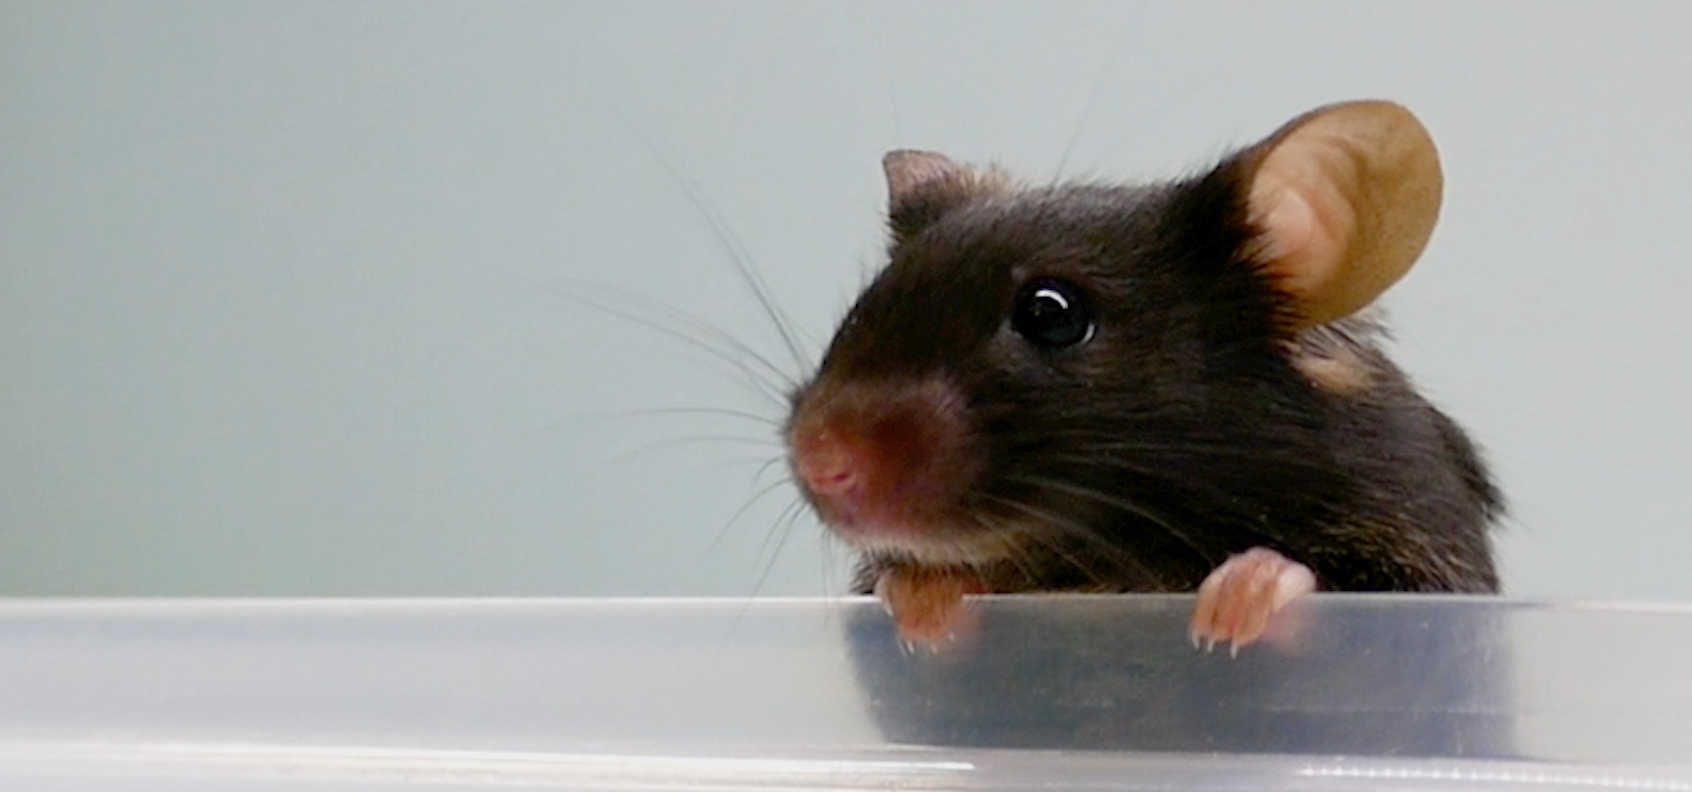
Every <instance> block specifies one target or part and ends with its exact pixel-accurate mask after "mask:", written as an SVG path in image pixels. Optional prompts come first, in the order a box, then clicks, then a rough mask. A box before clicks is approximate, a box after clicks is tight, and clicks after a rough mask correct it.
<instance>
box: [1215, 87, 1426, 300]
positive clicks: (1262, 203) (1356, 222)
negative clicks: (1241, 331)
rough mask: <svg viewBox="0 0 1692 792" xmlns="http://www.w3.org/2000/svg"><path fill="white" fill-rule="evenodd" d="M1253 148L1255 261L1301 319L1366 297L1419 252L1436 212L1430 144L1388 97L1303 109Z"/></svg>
mask: <svg viewBox="0 0 1692 792" xmlns="http://www.w3.org/2000/svg"><path fill="white" fill-rule="evenodd" d="M1257 151H1258V152H1259V153H1260V155H1259V156H1260V158H1259V159H1258V160H1257V170H1256V172H1255V173H1254V174H1253V176H1252V185H1251V192H1250V195H1249V197H1248V201H1249V203H1250V211H1251V217H1252V221H1253V222H1254V223H1256V224H1257V225H1258V228H1259V231H1260V232H1261V234H1262V237H1261V239H1260V240H1259V241H1260V242H1261V244H1262V249H1261V251H1259V255H1258V258H1259V260H1260V261H1261V262H1262V263H1263V265H1264V267H1265V268H1266V269H1267V270H1268V271H1269V272H1271V273H1273V274H1275V275H1276V276H1278V278H1279V282H1280V284H1281V286H1282V288H1283V289H1285V290H1286V292H1287V294H1288V296H1290V297H1292V298H1293V299H1294V300H1295V301H1296V303H1297V308H1298V310H1299V313H1300V315H1301V316H1302V319H1303V321H1302V324H1303V325H1304V326H1314V325H1319V324H1324V323H1327V322H1331V321H1333V320H1335V319H1339V318H1342V317H1344V316H1347V315H1349V314H1351V313H1353V312H1355V311H1357V310H1359V309H1361V308H1363V307H1364V306H1366V305H1368V304H1369V303H1370V302H1373V301H1374V299H1375V298H1376V297H1377V296H1379V295H1380V293H1381V292H1383V291H1386V289H1387V287H1389V286H1391V285H1392V284H1393V283H1394V282H1396V281H1397V280H1398V279H1399V278H1400V277H1402V276H1403V275H1404V273H1405V272H1407V271H1409V269H1410V267H1411V265H1412V264H1414V263H1415V261H1416V258H1417V257H1418V256H1420V255H1421V252H1422V248H1423V247H1424V246H1425V245H1426V244H1427V241H1428V237H1429V236H1430V235H1431V234H1432V233H1433V226H1434V221H1435V220H1437V219H1438V217H1439V201H1440V187H1441V183H1442V177H1441V174H1440V168H1439V155H1438V152H1437V151H1436V150H1435V149H1434V146H1433V140H1432V139H1431V138H1429V137H1428V134H1427V131H1426V130H1425V129H1423V128H1422V125H1421V123H1420V122H1418V121H1417V120H1416V118H1415V116H1413V115H1411V114H1410V112H1409V111H1408V110H1405V109H1404V108H1402V107H1399V106H1398V105H1395V104H1391V103H1388V102H1354V103H1350V104H1341V105H1333V106H1330V107H1326V108H1322V109H1319V110H1316V111H1314V112H1311V113H1308V114H1306V115H1304V116H1301V117H1299V118H1297V119H1294V120H1293V121H1292V122H1291V123H1289V124H1287V125H1286V126H1284V127H1282V128H1281V129H1280V130H1279V131H1277V132H1276V133H1275V134H1273V135H1271V136H1270V137H1269V138H1268V139H1267V140H1265V141H1264V142H1263V143H1261V144H1259V146H1258V149H1257Z"/></svg>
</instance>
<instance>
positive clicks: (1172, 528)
mask: <svg viewBox="0 0 1692 792" xmlns="http://www.w3.org/2000/svg"><path fill="white" fill-rule="evenodd" d="M1010 480H1013V481H1016V482H1019V483H1023V484H1028V485H1031V486H1034V487H1041V488H1044V489H1049V490H1054V491H1057V492H1064V493H1068V494H1070V495H1075V496H1077V497H1081V498H1086V499H1088V500H1091V501H1093V502H1095V503H1102V504H1104V505H1106V506H1110V507H1113V508H1116V509H1120V510H1122V511H1124V512H1127V513H1129V514H1132V515H1134V516H1136V517H1140V518H1142V519H1144V520H1146V521H1148V522H1150V523H1152V524H1153V525H1156V526H1157V527H1159V528H1162V529H1163V530H1164V531H1165V532H1166V533H1168V534H1169V535H1170V536H1172V537H1174V538H1175V539H1176V540H1178V541H1180V542H1181V543H1182V544H1184V545H1186V546H1187V547H1188V548H1190V549H1192V550H1193V551H1194V552H1197V553H1199V554H1201V555H1203V554H1205V548H1204V547H1203V546H1202V545H1200V544H1199V543H1198V542H1197V541H1195V540H1194V539H1193V538H1192V537H1191V536H1190V535H1188V534H1187V532H1185V531H1183V530H1181V529H1180V528H1178V527H1176V525H1175V523H1173V522H1172V521H1170V520H1168V519H1166V518H1165V517H1163V516H1162V515H1160V514H1157V513H1156V512H1153V511H1151V510H1149V509H1147V508H1146V507H1144V506H1142V505H1140V504H1138V503H1135V502H1133V501H1131V500H1127V499H1125V498H1120V497H1117V496H1115V495H1111V494H1109V493H1107V492H1102V491H1099V490H1097V489H1094V488H1092V487H1084V486H1080V485H1077V484H1071V483H1069V482H1066V481H1060V480H1058V479H1052V478H1046V477H1041V476H1017V477H1013V478H1012V479H1010Z"/></svg>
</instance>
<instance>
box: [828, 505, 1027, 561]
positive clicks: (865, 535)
mask: <svg viewBox="0 0 1692 792" xmlns="http://www.w3.org/2000/svg"><path fill="white" fill-rule="evenodd" d="M824 522H825V523H826V524H827V525H828V527H829V530H831V531H833V532H834V534H835V535H836V536H838V537H840V538H841V539H842V540H844V541H845V542H846V543H847V544H849V545H851V546H852V548H853V549H855V550H857V551H858V552H860V553H863V554H864V555H866V556H880V557H884V558H898V559H903V560H904V561H905V562H907V563H910V564H917V565H922V566H934V567H958V566H983V565H987V564H992V563H995V562H998V561H1002V560H1004V559H1005V558H1007V557H1008V556H1009V555H1012V554H1014V552H1015V551H1014V548H1013V544H1014V543H1013V542H1011V541H1008V537H1004V536H999V535H997V534H995V533H992V532H985V531H979V530H977V531H963V530H959V529H957V528H955V527H950V526H949V525H946V524H939V525H936V524H929V523H924V522H913V521H878V520H857V521H854V520H850V519H841V518H837V517H833V516H825V517H824Z"/></svg>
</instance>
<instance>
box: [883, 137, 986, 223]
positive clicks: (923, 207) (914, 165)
mask: <svg viewBox="0 0 1692 792" xmlns="http://www.w3.org/2000/svg"><path fill="white" fill-rule="evenodd" d="M881 169H882V171H883V172H884V173H886V174H887V219H888V222H889V224H890V225H891V226H892V227H893V234H894V236H895V237H897V238H905V237H909V236H911V235H913V234H915V233H916V232H918V231H920V230H922V229H923V228H924V227H926V226H927V225H928V224H929V223H932V222H934V220H935V219H936V218H938V217H940V215H942V214H945V213H946V212H947V211H948V210H950V209H952V208H954V207H956V206H958V205H960V204H962V203H964V202H966V201H968V200H970V199H971V198H975V197H977V196H981V195H986V194H991V193H1003V192H1006V191H1008V190H1009V187H1010V180H1009V179H1008V178H1007V177H1006V176H1005V175H1004V173H1003V172H1001V171H1000V170H999V169H997V168H974V167H971V166H969V165H964V164H961V163H958V162H954V161H953V160H952V159H951V158H950V157H947V156H946V155H944V154H937V153H935V152H932V151H913V150H910V149H900V150H898V151H889V152H887V155H886V156H884V157H882V158H881Z"/></svg>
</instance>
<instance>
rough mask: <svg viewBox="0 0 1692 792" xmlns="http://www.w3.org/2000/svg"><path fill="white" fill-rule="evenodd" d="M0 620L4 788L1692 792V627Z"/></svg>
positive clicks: (1000, 601)
mask: <svg viewBox="0 0 1692 792" xmlns="http://www.w3.org/2000/svg"><path fill="white" fill-rule="evenodd" d="M974 606H975V607H976V608H978V609H979V615H980V617H981V618H980V621H979V624H978V627H979V629H977V630H976V631H975V632H974V633H973V634H972V635H971V636H970V637H969V639H968V640H967V641H964V642H961V643H959V644H957V645H954V646H951V647H948V649H947V650H946V651H943V652H940V653H937V654H934V653H927V652H907V651H905V650H903V649H902V648H901V647H899V646H898V644H897V642H896V641H895V640H894V638H893V635H892V633H891V629H890V625H889V624H888V623H887V620H886V617H885V616H884V615H882V613H881V611H880V609H879V607H878V606H877V605H876V604H875V603H873V602H871V601H867V600H847V601H827V602H825V601H820V600H810V601H797V600H770V601H761V600H760V601H750V602H748V601H677V600H650V601H627V600H625V601H589V600H580V601H469V602H466V601H370V600H365V601H315V602H287V601H274V600H272V601H186V602H184V601H175V602H172V601H142V602H130V601H105V602H101V601H82V602H53V601H49V602H12V603H5V604H0V788H3V789H43V788H49V789H63V790H88V789H109V788H121V789H125V790H130V789H142V790H163V789H173V790H174V789H194V790H198V789H228V788H237V787H238V788H249V789H250V788H264V789H305V788H310V789H313V790H322V789H399V788H414V787H432V788H440V787H442V786H450V787H452V788H459V789H495V788H502V789H503V788H511V787H522V788H535V789H672V790H677V789H679V790H688V789H744V788H762V789H796V790H798V789H887V788H913V787H918V788H925V789H958V790H1011V789H1028V788H1033V787H1038V788H1042V789H1053V790H1060V789H1098V788H1111V789H1169V788H1180V789H1195V790H1236V789H1270V790H1340V789H1394V790H1397V789H1407V788H1414V789H1485V790H1494V789H1497V790H1504V789H1544V788H1546V787H1552V788H1558V789H1652V790H1687V792H1692V674H1689V673H1688V672H1687V671H1686V670H1685V668H1686V658H1687V657H1688V655H1692V609H1689V608H1666V607H1665V608H1642V607H1598V606H1574V605H1563V606H1548V605H1539V604H1530V603H1515V602H1509V601H1505V600H1495V599H1473V598H1443V597H1363V596H1320V597H1315V598H1311V599H1309V600H1308V601H1306V602H1304V603H1301V604H1300V605H1298V606H1297V608H1298V610H1296V611H1294V612H1292V613H1290V614H1288V615H1289V616H1290V617H1291V618H1289V619H1288V620H1286V621H1285V622H1284V623H1283V624H1282V625H1281V628H1280V629H1279V630H1278V631H1277V632H1276V634H1275V635H1273V636H1272V637H1271V639H1270V640H1267V641H1265V642H1264V643H1263V644H1260V645H1257V646H1254V647H1251V648H1250V649H1248V650H1247V651H1246V652H1244V653H1242V654H1241V655H1240V656H1239V657H1238V658H1230V657H1229V655H1228V654H1227V653H1226V652H1224V651H1218V652H1214V653H1210V654H1206V653H1203V652H1195V651H1194V650H1193V649H1192V648H1191V647H1190V646H1189V645H1188V644H1187V643H1186V635H1185V618H1186V614H1187V613H1188V611H1189V609H1190V608H1191V599H1190V598H1188V597H1175V596H1158V597H1124V596H1114V597H1079V596H1077V597H1005V598H989V599H985V600H980V601H977V602H975V603H974Z"/></svg>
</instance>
